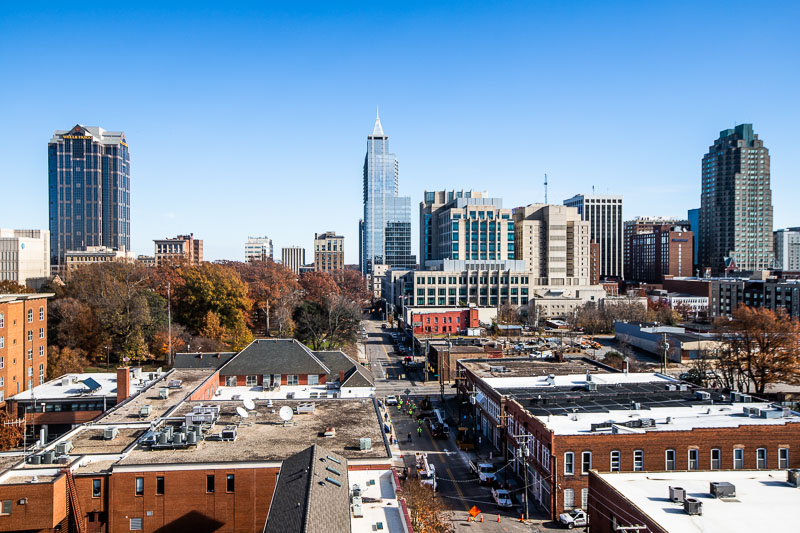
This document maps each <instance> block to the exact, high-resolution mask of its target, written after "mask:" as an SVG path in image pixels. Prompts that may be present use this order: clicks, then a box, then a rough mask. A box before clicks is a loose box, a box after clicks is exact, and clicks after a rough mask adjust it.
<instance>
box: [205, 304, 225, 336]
mask: <svg viewBox="0 0 800 533" xmlns="http://www.w3.org/2000/svg"><path fill="white" fill-rule="evenodd" d="M200 335H202V336H203V337H207V338H209V339H214V340H217V341H218V340H222V338H223V337H224V336H225V328H224V327H222V323H221V322H220V321H219V316H217V314H216V313H215V312H214V311H209V312H208V313H206V317H205V319H204V320H203V327H202V328H200Z"/></svg>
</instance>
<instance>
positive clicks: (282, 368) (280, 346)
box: [220, 339, 331, 376]
mask: <svg viewBox="0 0 800 533" xmlns="http://www.w3.org/2000/svg"><path fill="white" fill-rule="evenodd" d="M330 373H331V369H330V368H328V367H327V366H326V365H325V364H324V363H323V362H322V361H320V360H319V358H318V357H317V356H316V355H314V352H312V351H311V350H309V349H308V348H307V347H306V346H305V345H303V344H302V343H300V342H298V341H296V340H295V339H257V340H254V341H253V342H251V343H250V344H249V345H248V346H247V347H246V348H245V349H244V350H242V351H241V352H239V354H238V355H236V356H235V357H234V358H233V359H232V360H231V362H230V363H228V364H227V365H225V366H224V367H223V368H222V370H220V375H221V376H245V375H263V374H326V375H327V374H330Z"/></svg>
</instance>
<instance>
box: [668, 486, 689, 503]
mask: <svg viewBox="0 0 800 533" xmlns="http://www.w3.org/2000/svg"><path fill="white" fill-rule="evenodd" d="M669 499H670V501H672V502H675V503H683V501H684V500H685V499H686V489H684V488H683V487H670V488H669Z"/></svg>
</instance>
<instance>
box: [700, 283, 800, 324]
mask: <svg viewBox="0 0 800 533" xmlns="http://www.w3.org/2000/svg"><path fill="white" fill-rule="evenodd" d="M740 305H746V306H747V307H758V308H765V309H770V310H772V311H777V310H779V309H783V310H784V311H785V312H786V314H787V315H788V316H789V317H792V318H798V317H800V281H797V280H778V279H765V280H761V279H736V278H717V279H714V280H712V281H711V299H710V301H709V304H708V311H709V314H710V315H711V316H712V317H718V316H731V315H732V314H733V312H734V311H736V308H737V307H739V306H740Z"/></svg>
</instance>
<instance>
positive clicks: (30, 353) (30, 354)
mask: <svg viewBox="0 0 800 533" xmlns="http://www.w3.org/2000/svg"><path fill="white" fill-rule="evenodd" d="M31 359H33V348H28V360H31Z"/></svg>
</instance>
